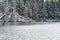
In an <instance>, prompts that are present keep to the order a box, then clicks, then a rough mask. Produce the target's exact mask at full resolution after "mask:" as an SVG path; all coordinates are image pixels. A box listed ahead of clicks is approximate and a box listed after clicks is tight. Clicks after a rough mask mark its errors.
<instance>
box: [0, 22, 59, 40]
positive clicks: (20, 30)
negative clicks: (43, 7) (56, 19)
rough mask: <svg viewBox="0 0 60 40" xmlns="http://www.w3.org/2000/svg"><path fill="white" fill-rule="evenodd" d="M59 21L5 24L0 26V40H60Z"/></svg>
mask: <svg viewBox="0 0 60 40" xmlns="http://www.w3.org/2000/svg"><path fill="white" fill-rule="evenodd" d="M59 25H60V23H54V24H52V23H51V24H43V25H38V24H37V25H29V26H28V25H26V26H25V25H24V26H8V27H7V26H6V27H1V28H0V40H60V31H59V30H60V26H59Z"/></svg>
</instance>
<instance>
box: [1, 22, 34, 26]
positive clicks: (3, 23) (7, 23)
mask: <svg viewBox="0 0 60 40" xmlns="http://www.w3.org/2000/svg"><path fill="white" fill-rule="evenodd" d="M33 24H34V23H24V22H23V23H21V22H0V26H7V25H33Z"/></svg>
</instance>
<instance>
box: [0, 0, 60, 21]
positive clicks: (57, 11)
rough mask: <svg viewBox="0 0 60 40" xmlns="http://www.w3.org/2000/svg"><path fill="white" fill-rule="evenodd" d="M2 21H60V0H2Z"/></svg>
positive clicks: (0, 15) (0, 14)
mask: <svg viewBox="0 0 60 40" xmlns="http://www.w3.org/2000/svg"><path fill="white" fill-rule="evenodd" d="M0 21H5V22H9V21H10V22H12V21H14V22H17V21H20V22H22V21H23V22H28V21H29V22H31V21H36V22H59V21H60V0H0Z"/></svg>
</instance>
